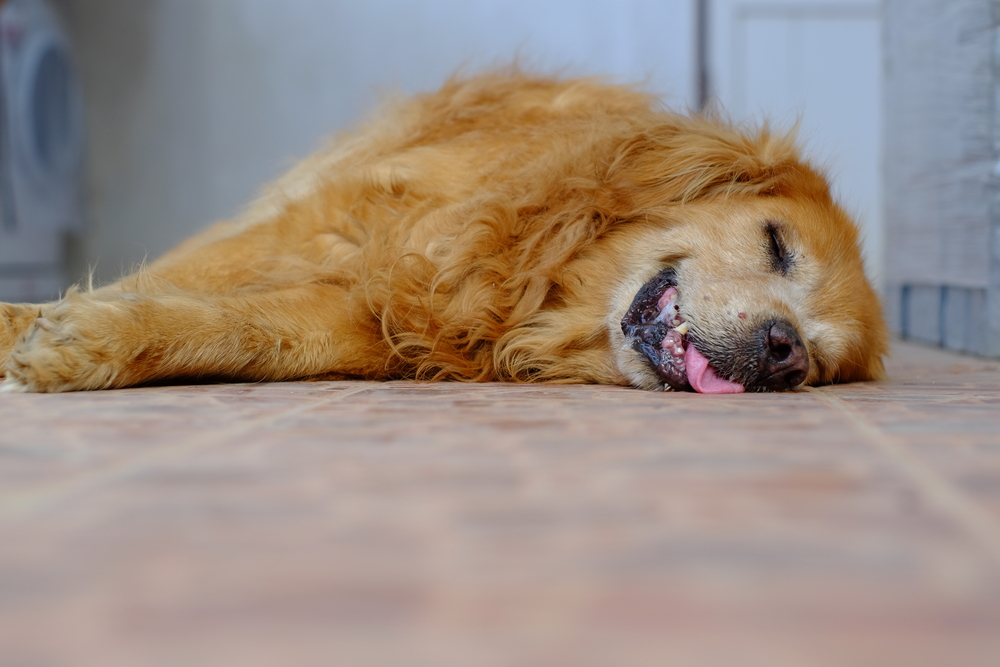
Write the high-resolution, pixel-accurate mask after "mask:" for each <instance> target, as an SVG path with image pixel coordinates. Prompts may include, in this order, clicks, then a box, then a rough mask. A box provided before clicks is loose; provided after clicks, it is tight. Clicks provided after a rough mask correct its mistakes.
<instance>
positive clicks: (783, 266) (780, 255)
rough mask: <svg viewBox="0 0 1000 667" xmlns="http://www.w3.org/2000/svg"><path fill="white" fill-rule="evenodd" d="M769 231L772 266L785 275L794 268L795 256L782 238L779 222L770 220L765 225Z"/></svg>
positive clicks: (769, 251) (769, 252)
mask: <svg viewBox="0 0 1000 667" xmlns="http://www.w3.org/2000/svg"><path fill="white" fill-rule="evenodd" d="M764 231H765V232H766V233H767V241H768V246H767V247H768V255H769V257H770V260H771V268H772V269H774V270H775V271H777V272H778V273H780V274H781V275H783V276H786V275H788V272H789V271H790V270H791V268H792V260H793V259H794V256H793V255H792V253H791V252H789V250H788V247H787V246H786V245H785V243H784V241H782V240H781V227H780V226H779V225H778V223H776V222H774V221H772V220H768V221H767V223H766V224H765V225H764Z"/></svg>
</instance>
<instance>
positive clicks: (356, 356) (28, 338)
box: [0, 284, 390, 392]
mask: <svg viewBox="0 0 1000 667" xmlns="http://www.w3.org/2000/svg"><path fill="white" fill-rule="evenodd" d="M168 290H169V288H164V289H162V290H160V292H159V293H145V294H144V293H136V292H119V290H117V289H116V290H114V291H99V292H92V293H81V292H75V291H71V292H70V294H68V295H67V297H66V298H65V299H63V300H62V301H60V302H59V303H57V304H53V305H52V306H50V307H49V308H48V309H47V310H46V311H45V312H44V314H43V316H42V317H37V319H34V320H33V321H32V322H30V325H29V326H28V328H27V331H26V332H25V333H24V334H23V335H22V336H21V337H20V340H19V341H18V342H17V343H16V344H15V345H14V348H13V350H12V351H11V354H10V359H9V360H8V362H7V377H6V379H5V380H4V382H3V384H2V385H0V390H3V391H41V392H54V391H71V390H78V389H105V388H112V387H125V386H129V385H134V384H139V383H144V382H150V381H154V380H161V379H166V378H186V377H199V376H208V377H222V378H227V379H232V380H282V379H294V378H301V377H308V376H313V375H320V374H325V373H341V374H347V375H361V376H365V377H379V376H384V375H385V374H387V373H388V372H389V369H388V368H387V364H388V363H389V359H390V355H389V353H388V349H387V347H386V346H385V344H384V343H383V342H382V337H381V333H380V331H379V329H378V324H377V322H375V321H374V320H373V318H371V317H370V316H367V317H366V316H365V315H364V313H365V312H366V310H365V309H364V308H357V309H353V308H352V303H351V299H350V293H349V291H348V289H347V288H345V287H343V286H340V285H331V284H306V285H299V286H294V287H288V288H284V289H273V290H266V291H255V292H242V293H234V294H230V295H204V294H192V293H190V292H185V291H180V290H174V291H173V292H170V291H168ZM150 291H152V290H150ZM116 292H117V293H116ZM362 305H363V304H362Z"/></svg>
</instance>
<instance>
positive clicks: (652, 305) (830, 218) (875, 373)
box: [606, 135, 887, 393]
mask: <svg viewBox="0 0 1000 667" xmlns="http://www.w3.org/2000/svg"><path fill="white" fill-rule="evenodd" d="M759 141H760V142H761V143H760V145H757V146H752V145H751V143H750V142H747V144H746V145H744V146H743V147H742V148H743V149H744V151H745V153H746V154H747V155H749V156H750V157H752V158H756V161H753V160H750V161H747V160H744V167H742V168H740V169H736V170H734V169H732V168H729V169H728V170H722V173H721V175H719V174H717V175H716V176H715V177H714V178H713V176H712V174H711V173H710V170H706V175H705V176H704V177H703V180H702V182H700V183H698V184H696V186H692V185H691V184H690V183H686V184H685V183H682V184H681V187H683V188H686V190H685V191H684V192H683V193H681V194H680V195H677V194H676V193H674V194H673V195H671V192H670V189H669V188H670V187H675V188H676V187H678V185H677V184H676V183H672V182H671V179H669V178H661V181H660V183H661V186H660V187H661V190H662V194H661V195H660V196H661V197H667V198H669V197H670V196H673V197H674V198H675V200H677V199H679V200H680V201H674V202H673V203H672V204H671V205H670V206H667V207H657V206H655V205H651V206H650V207H649V211H651V212H654V213H653V214H652V215H647V216H646V218H645V219H644V220H643V221H642V223H641V226H642V227H643V228H642V230H641V232H640V233H632V234H627V235H623V238H624V241H622V242H623V243H624V244H625V245H627V246H628V247H622V248H621V249H620V252H622V254H623V256H625V257H627V260H626V262H625V263H624V265H623V267H622V268H623V269H625V273H624V277H623V278H622V279H621V282H620V284H619V285H618V286H617V289H616V290H615V292H614V294H613V297H612V303H611V308H610V315H609V320H608V322H607V323H606V324H607V326H608V328H609V330H610V333H611V336H612V341H618V343H619V344H618V345H615V346H614V347H615V348H616V349H615V362H616V365H617V366H618V369H619V370H620V371H621V372H623V373H624V374H625V376H626V377H627V378H628V380H629V382H631V383H632V384H633V385H635V386H638V387H643V388H647V389H660V388H663V389H675V390H685V389H694V390H695V391H699V392H702V393H727V392H741V391H784V390H788V389H793V388H795V387H797V386H799V385H801V384H803V383H805V384H810V385H812V384H824V383H831V382H849V381H856V380H870V379H876V378H879V377H881V376H882V374H883V370H882V356H883V355H884V354H885V352H886V349H887V331H886V327H885V324H884V321H883V319H882V315H881V308H880V306H879V301H878V298H877V297H876V295H875V292H874V290H873V289H872V288H871V286H870V285H869V283H868V281H867V279H866V278H865V274H864V269H863V265H862V261H861V255H860V251H859V247H858V238H857V231H856V228H855V226H854V224H853V223H852V221H851V220H850V219H849V217H848V216H847V215H846V214H845V213H844V211H843V210H842V209H841V208H840V207H839V206H837V205H836V203H834V202H833V200H832V199H831V197H830V194H829V189H828V186H827V184H826V181H825V180H824V179H823V178H822V177H821V176H820V175H819V174H817V173H816V172H815V171H813V170H812V169H811V168H809V167H808V166H807V165H805V164H803V163H801V162H800V161H799V160H798V159H797V156H796V155H795V154H794V152H793V147H792V145H791V143H790V141H789V140H786V139H782V140H780V142H783V143H779V145H778V146H777V148H779V149H781V150H776V149H775V145H774V142H775V141H776V140H773V139H771V138H769V137H767V136H766V135H765V136H762V137H761V138H759ZM769 151H770V152H769ZM747 155H743V156H742V157H744V158H745V157H747ZM762 156H763V157H762ZM734 161H735V159H734ZM747 164H749V166H747ZM632 166H633V167H634V165H632ZM660 168H661V169H667V168H671V167H670V164H662V165H660ZM647 189H648V188H647ZM654 189H655V188H654ZM692 193H693V194H694V196H691V194H692Z"/></svg>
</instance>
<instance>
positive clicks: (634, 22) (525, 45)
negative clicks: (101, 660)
mask: <svg viewBox="0 0 1000 667" xmlns="http://www.w3.org/2000/svg"><path fill="white" fill-rule="evenodd" d="M64 4H65V5H66V6H67V14H68V17H69V21H70V24H71V28H72V30H73V32H74V36H75V38H76V40H77V43H78V47H79V50H80V56H81V68H82V70H83V71H82V74H83V78H84V84H85V86H86V92H87V95H88V111H89V121H88V126H89V132H90V156H89V163H88V172H89V185H90V188H89V192H90V216H89V217H90V227H89V229H88V231H87V232H86V234H85V235H84V236H83V238H82V240H81V243H80V244H79V246H78V247H77V248H76V249H75V252H74V256H75V257H76V260H77V261H76V266H74V267H73V268H72V269H71V272H72V271H75V272H77V275H78V274H79V271H81V270H82V269H83V268H85V266H86V264H87V263H93V262H95V261H97V275H98V277H99V278H101V279H104V280H107V279H112V278H115V277H117V276H118V275H119V274H120V273H121V271H122V270H123V269H127V268H128V267H129V265H130V264H133V263H135V262H138V261H141V260H142V259H143V257H144V256H147V255H148V256H149V257H155V256H157V255H159V254H160V253H162V252H164V251H165V250H167V249H169V248H170V247H171V246H172V245H174V244H175V243H177V242H178V241H179V240H181V239H182V238H184V237H185V236H187V235H189V234H191V233H192V232H194V231H196V230H198V229H200V228H201V227H203V226H204V225H205V224H207V223H209V222H211V221H213V220H216V219H220V218H223V217H226V216H231V215H233V214H234V213H236V212H237V211H238V210H239V208H240V206H241V205H243V204H244V203H246V202H247V201H248V200H249V199H250V198H251V197H252V196H253V195H254V193H255V192H256V191H257V190H258V189H259V188H260V186H261V185H262V184H263V183H265V182H266V181H268V180H269V179H271V178H273V177H275V176H276V175H278V174H280V173H281V172H282V171H283V170H284V169H285V168H287V167H288V166H289V165H290V164H291V163H292V162H293V161H294V160H295V159H296V158H300V157H302V156H304V155H306V154H308V153H309V152H310V151H311V150H312V149H314V148H315V147H316V146H317V145H318V144H319V142H320V140H321V138H322V137H324V136H326V135H329V134H331V133H332V132H334V131H337V130H340V129H343V128H345V127H348V126H349V125H350V124H351V123H352V122H353V121H355V120H356V119H357V118H358V117H359V116H360V115H362V114H364V113H365V111H366V110H368V109H370V108H371V107H372V106H373V105H374V104H375V103H376V100H377V98H378V94H379V91H380V90H393V89H401V90H403V91H407V92H412V91H417V90H427V89H433V88H435V87H437V86H438V85H440V83H441V82H442V81H443V80H444V79H445V78H446V77H447V76H448V75H449V74H450V73H451V72H452V71H454V70H455V69H456V68H458V67H459V66H465V67H466V68H468V69H471V70H474V69H476V68H478V67H482V66H484V65H489V64H503V63H507V62H510V61H511V60H512V58H513V57H514V56H515V55H518V56H520V58H521V60H522V62H524V63H525V64H527V65H530V66H536V67H538V68H540V69H543V70H555V69H562V70H563V71H565V72H566V73H567V74H609V75H614V77H615V78H616V79H619V80H625V81H634V80H645V81H647V82H648V87H649V88H650V89H652V90H654V91H657V92H659V93H662V94H664V96H665V99H666V100H667V101H668V103H669V104H671V105H672V106H676V107H681V108H684V107H687V106H690V105H691V104H693V100H694V90H693V88H694V64H693V57H694V27H693V2H692V1H691V0H617V1H615V0H578V1H575V2H574V1H570V0H478V1H470V0H425V1H424V2H414V1H413V0H371V1H369V2H365V3H361V2H331V1H330V0H282V1H281V2H274V0H65V2H64Z"/></svg>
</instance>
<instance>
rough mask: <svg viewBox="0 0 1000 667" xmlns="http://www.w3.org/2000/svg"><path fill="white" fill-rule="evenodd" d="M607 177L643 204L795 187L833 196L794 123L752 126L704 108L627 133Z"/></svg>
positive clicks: (631, 201)
mask: <svg viewBox="0 0 1000 667" xmlns="http://www.w3.org/2000/svg"><path fill="white" fill-rule="evenodd" d="M607 178H608V181H609V183H610V184H611V185H612V188H614V189H615V190H617V191H618V192H620V193H622V194H623V195H625V196H626V197H627V198H628V200H629V204H631V205H633V206H635V207H636V208H637V209H643V208H648V207H651V206H658V205H663V204H666V203H683V202H688V201H691V200H694V199H698V198H700V197H711V196H714V195H776V194H781V193H782V192H784V191H788V190H789V189H793V188H794V189H795V191H796V192H798V193H801V194H805V195H806V196H812V197H817V198H823V199H825V200H829V198H830V194H829V189H828V187H827V185H826V181H825V180H824V179H823V178H822V177H821V176H820V175H819V174H818V173H816V171H815V170H814V169H812V168H811V167H809V166H808V165H807V164H805V163H804V162H802V160H801V158H800V157H799V151H798V148H797V147H796V141H795V129H794V128H793V129H792V130H791V131H789V132H787V133H784V134H777V133H774V132H772V131H771V130H770V128H769V127H768V126H767V124H764V125H763V126H762V127H760V128H759V129H757V130H756V131H753V132H749V131H743V130H741V129H739V128H737V127H735V126H732V125H727V124H724V123H721V122H720V121H719V120H717V119H709V118H704V117H699V116H694V117H683V116H675V117H673V118H672V119H671V122H667V123H661V124H658V125H655V126H653V127H648V128H645V129H644V130H643V131H641V132H639V133H637V134H636V135H635V136H633V137H631V138H629V139H627V140H626V141H624V142H623V143H622V144H621V146H619V148H618V150H617V152H616V154H615V157H614V160H613V161H612V163H611V165H610V166H609V169H608V173H607Z"/></svg>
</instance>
